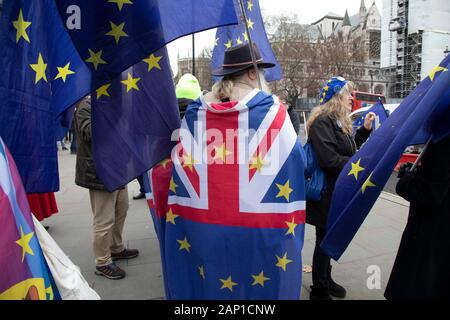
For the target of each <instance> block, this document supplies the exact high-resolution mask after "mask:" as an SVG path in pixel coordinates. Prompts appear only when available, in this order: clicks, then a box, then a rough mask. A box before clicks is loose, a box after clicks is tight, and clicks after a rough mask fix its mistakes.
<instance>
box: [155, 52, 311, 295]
mask: <svg viewBox="0 0 450 320" xmlns="http://www.w3.org/2000/svg"><path fill="white" fill-rule="evenodd" d="M254 50H255V56H256V63H257V66H258V70H255V69H254V65H253V62H252V58H251V53H250V47H249V45H244V44H242V45H238V46H235V47H231V48H229V49H228V50H227V51H226V52H225V57H224V63H223V65H222V67H221V68H219V69H218V70H214V72H213V75H215V76H223V79H222V80H221V81H219V82H218V83H217V84H215V85H214V87H213V91H212V92H211V93H208V94H206V95H204V96H201V97H200V99H197V100H195V101H193V102H192V103H191V104H190V105H189V106H188V108H187V110H186V114H185V117H184V119H183V121H182V125H181V130H180V137H179V139H177V140H178V144H177V146H176V147H175V148H174V149H173V151H172V154H171V161H164V163H163V164H161V165H158V166H156V167H154V168H153V169H152V171H151V172H150V173H149V175H147V176H150V177H151V184H150V185H151V188H152V194H153V197H154V198H153V199H152V200H153V203H154V208H155V210H156V212H155V213H154V216H153V217H154V221H157V222H156V223H155V228H156V229H157V231H158V238H159V240H160V245H161V252H162V254H161V258H162V262H163V263H162V265H163V274H164V280H165V288H166V297H167V298H168V299H188V300H190V299H293V300H298V299H300V293H301V277H302V272H301V270H302V259H301V250H302V247H303V238H304V221H305V200H304V199H305V194H304V193H305V192H304V189H305V187H304V178H303V161H302V154H301V152H302V149H301V145H300V144H299V142H298V139H297V135H296V133H295V131H294V128H293V126H292V123H291V121H290V119H289V116H288V115H287V112H286V108H285V107H284V106H283V105H282V103H281V102H280V101H279V99H278V98H277V97H276V96H274V95H271V94H268V93H267V92H265V90H268V89H267V84H266V81H265V79H264V73H263V70H262V69H263V68H270V67H273V66H274V65H273V64H272V63H267V62H264V61H263V59H262V58H261V56H260V54H259V52H258V49H257V48H256V47H254ZM258 74H259V77H260V80H261V84H262V87H263V88H265V90H259V85H258V80H257V75H258ZM192 145H195V146H192ZM199 149H200V150H199ZM161 217H163V218H161Z"/></svg>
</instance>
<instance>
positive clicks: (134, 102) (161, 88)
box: [92, 48, 180, 191]
mask: <svg viewBox="0 0 450 320" xmlns="http://www.w3.org/2000/svg"><path fill="white" fill-rule="evenodd" d="M179 126H180V116H179V111H178V103H177V99H176V97H175V88H174V85H173V80H172V73H171V69H170V64H169V56H168V54H167V50H166V48H163V49H160V50H158V51H157V52H155V53H152V54H150V55H148V57H147V58H145V59H143V61H141V62H139V63H137V64H135V65H134V66H133V67H131V68H129V69H127V70H126V71H125V72H123V73H122V75H121V76H119V77H118V78H116V79H114V80H113V81H111V82H110V83H107V84H105V85H103V86H101V87H100V88H99V89H97V90H96V92H95V93H93V94H92V136H93V152H94V159H95V169H96V172H97V175H98V176H99V177H100V179H101V180H102V182H103V183H104V184H105V186H106V187H107V188H108V189H109V190H111V191H112V190H115V189H117V188H119V187H121V186H123V185H124V184H126V183H128V182H129V181H130V180H133V179H134V178H135V177H136V176H138V175H140V174H142V173H144V172H145V171H147V170H148V169H150V167H152V166H153V165H154V164H156V163H157V162H159V161H160V160H162V159H163V158H164V157H167V155H168V154H169V152H170V150H171V149H172V147H173V145H174V143H175V142H173V141H171V135H172V132H173V131H174V130H176V129H178V128H179ZM118 148H120V152H118Z"/></svg>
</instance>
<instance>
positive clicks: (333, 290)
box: [328, 266, 347, 298]
mask: <svg viewBox="0 0 450 320" xmlns="http://www.w3.org/2000/svg"><path fill="white" fill-rule="evenodd" d="M328 282H329V291H330V295H332V296H333V297H336V298H345V296H346V294H347V291H346V290H345V288H344V287H343V286H341V285H339V284H337V283H336V282H334V281H333V279H332V278H331V266H329V267H328Z"/></svg>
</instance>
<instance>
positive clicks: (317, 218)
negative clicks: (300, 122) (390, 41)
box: [306, 77, 375, 300]
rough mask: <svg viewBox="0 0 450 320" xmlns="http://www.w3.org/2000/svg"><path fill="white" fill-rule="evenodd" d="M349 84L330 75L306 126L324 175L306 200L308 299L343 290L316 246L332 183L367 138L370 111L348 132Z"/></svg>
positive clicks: (343, 292) (341, 295)
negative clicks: (317, 193) (312, 234)
mask: <svg viewBox="0 0 450 320" xmlns="http://www.w3.org/2000/svg"><path fill="white" fill-rule="evenodd" d="M352 91H353V84H352V83H351V82H348V81H347V80H345V79H344V78H342V77H333V78H331V79H330V80H329V81H328V82H327V83H326V84H325V86H324V87H323V88H322V90H321V91H320V106H318V107H316V108H315V109H314V110H313V112H312V115H311V117H310V119H309V120H308V122H307V124H306V126H307V129H308V132H309V141H310V142H311V144H312V147H313V150H314V152H315V154H316V157H317V160H318V163H319V166H320V167H321V169H322V170H323V171H324V173H325V176H326V187H325V190H324V192H323V194H322V198H321V199H320V200H319V201H307V203H306V222H307V223H309V224H311V225H313V226H315V227H316V245H315V249H314V255H313V272H312V278H313V285H312V286H311V289H312V290H311V293H310V299H311V300H329V299H331V298H330V295H331V296H334V297H338V298H344V297H345V295H346V290H345V289H344V288H343V287H342V286H340V285H339V284H337V283H336V282H334V281H333V279H332V278H331V264H330V258H329V257H328V256H326V255H325V254H324V253H323V252H322V251H321V249H320V243H321V242H322V240H323V238H324V236H325V228H326V224H327V217H328V211H329V209H330V203H331V196H332V193H333V190H334V185H335V184H336V180H337V178H338V176H339V173H340V172H341V170H342V168H343V167H344V166H345V164H346V163H347V161H348V160H349V159H350V158H351V157H352V155H353V154H354V153H355V152H356V150H357V148H359V147H360V146H361V145H362V144H363V143H364V142H365V141H366V140H367V138H368V137H369V135H370V132H371V131H372V121H373V120H374V119H375V115H374V114H373V113H368V114H367V116H366V118H365V120H364V126H362V127H361V128H360V129H359V130H358V131H357V132H356V134H355V135H354V136H353V135H352V130H353V128H352V122H351V120H350V118H349V116H348V115H349V113H350V112H351V110H352V105H353V97H352V95H351V92H352Z"/></svg>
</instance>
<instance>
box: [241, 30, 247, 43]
mask: <svg viewBox="0 0 450 320" xmlns="http://www.w3.org/2000/svg"><path fill="white" fill-rule="evenodd" d="M242 35H243V36H244V41H248V33H247V31H245V32H244V33H243V34H242Z"/></svg>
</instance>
